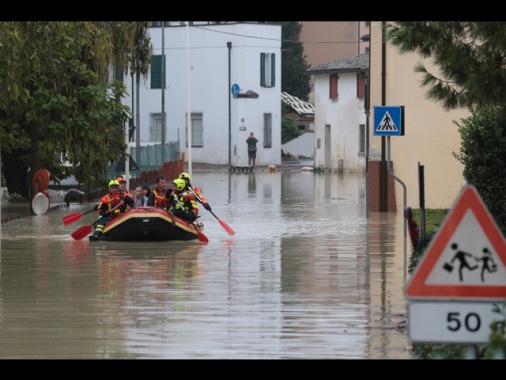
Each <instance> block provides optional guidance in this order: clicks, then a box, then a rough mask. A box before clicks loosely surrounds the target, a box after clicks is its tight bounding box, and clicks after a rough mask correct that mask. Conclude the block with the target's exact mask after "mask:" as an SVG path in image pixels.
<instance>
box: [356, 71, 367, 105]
mask: <svg viewBox="0 0 506 380" xmlns="http://www.w3.org/2000/svg"><path fill="white" fill-rule="evenodd" d="M364 97H365V79H364V77H363V76H362V75H360V74H357V98H359V99H364Z"/></svg>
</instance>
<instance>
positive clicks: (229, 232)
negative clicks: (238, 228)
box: [218, 219, 235, 235]
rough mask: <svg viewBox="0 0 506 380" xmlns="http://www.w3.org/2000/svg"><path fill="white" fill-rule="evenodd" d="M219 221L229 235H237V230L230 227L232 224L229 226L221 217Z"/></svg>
mask: <svg viewBox="0 0 506 380" xmlns="http://www.w3.org/2000/svg"><path fill="white" fill-rule="evenodd" d="M218 222H220V224H221V226H222V227H223V229H224V230H225V231H227V233H228V234H229V235H235V231H234V230H233V229H232V228H230V226H229V225H228V224H227V223H225V222H224V221H223V220H221V219H218Z"/></svg>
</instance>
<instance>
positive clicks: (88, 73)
mask: <svg viewBox="0 0 506 380" xmlns="http://www.w3.org/2000/svg"><path fill="white" fill-rule="evenodd" d="M139 28H140V29H142V28H147V25H146V24H145V23H136V22H121V23H118V22H114V23H109V22H45V21H44V22H39V21H37V22H3V23H1V24H0V46H2V53H1V54H0V84H1V88H2V91H1V92H0V115H1V116H2V117H1V118H0V137H1V138H2V151H1V153H2V167H3V169H4V170H3V173H4V177H5V180H6V184H7V187H8V190H9V192H17V193H19V194H21V195H23V196H25V197H27V198H29V197H28V192H29V187H30V186H29V183H31V178H32V177H33V174H35V172H36V171H37V170H38V169H39V168H40V167H43V168H45V169H48V170H49V172H50V173H51V179H52V180H55V181H56V182H59V181H61V180H62V179H65V178H67V177H68V176H69V174H70V172H69V170H68V168H67V167H65V166H63V165H62V161H63V162H65V161H68V162H69V163H70V164H71V166H72V167H73V169H74V171H75V173H74V174H75V176H76V179H77V181H79V182H80V183H87V184H88V185H89V186H91V187H100V186H104V180H103V176H104V174H105V173H106V166H107V163H108V162H110V161H115V160H118V159H119V158H120V157H121V156H122V155H124V152H125V149H126V144H125V142H124V138H123V125H124V123H125V121H126V120H128V118H129V117H130V110H129V108H128V107H127V106H124V105H123V104H122V103H121V99H122V98H123V97H124V96H125V95H126V92H125V91H126V87H125V85H124V84H123V83H122V82H121V81H118V80H112V81H109V71H110V68H111V66H112V67H116V69H117V70H122V71H124V72H127V71H128V67H129V63H130V62H134V64H135V63H136V62H135V59H134V57H135V55H136V45H135V44H136V42H137V40H136V39H135V35H136V33H138V31H139ZM143 42H144V43H145V42H146V40H144V41H143ZM141 49H142V50H145V49H146V46H144V45H143V46H142V47H141ZM143 64H144V66H142V65H139V66H138V67H135V68H133V69H132V71H134V70H135V72H143V73H147V67H149V60H148V59H147V58H146V59H145V60H144V61H143ZM28 169H30V171H29V173H30V176H29V175H27V173H28ZM29 181H30V182H29ZM31 190H32V192H33V189H31ZM31 195H33V194H31Z"/></svg>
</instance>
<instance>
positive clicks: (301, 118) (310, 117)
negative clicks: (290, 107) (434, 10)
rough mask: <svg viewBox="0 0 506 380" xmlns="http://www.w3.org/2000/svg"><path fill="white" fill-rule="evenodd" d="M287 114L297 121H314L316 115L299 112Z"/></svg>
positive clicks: (286, 114)
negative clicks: (300, 113)
mask: <svg viewBox="0 0 506 380" xmlns="http://www.w3.org/2000/svg"><path fill="white" fill-rule="evenodd" d="M285 116H288V117H290V118H292V119H293V120H295V121H309V122H312V121H314V115H299V114H298V113H297V112H287V113H285Z"/></svg>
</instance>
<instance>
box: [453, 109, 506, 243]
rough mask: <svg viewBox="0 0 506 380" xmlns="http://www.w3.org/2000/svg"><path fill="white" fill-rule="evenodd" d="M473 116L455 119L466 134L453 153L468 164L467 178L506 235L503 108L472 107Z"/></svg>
mask: <svg viewBox="0 0 506 380" xmlns="http://www.w3.org/2000/svg"><path fill="white" fill-rule="evenodd" d="M471 114H472V115H471V116H470V117H468V118H467V119H461V122H460V123H458V122H454V123H455V124H456V125H457V126H458V127H459V133H460V135H461V137H462V141H461V147H460V151H459V152H458V153H455V152H454V153H453V155H454V157H456V158H457V159H458V160H459V161H460V162H461V163H462V164H463V165H464V172H463V175H464V178H465V180H466V181H467V182H468V183H472V184H473V185H474V186H475V187H476V189H477V190H478V192H479V193H480V196H481V197H482V198H483V202H485V204H486V205H487V207H488V209H489V210H490V213H491V214H492V216H493V217H494V220H495V221H496V223H497V225H498V226H499V228H500V229H501V230H502V232H503V234H506V197H505V196H504V192H505V190H506V165H505V164H504V163H505V162H506V136H505V135H504V130H506V119H504V117H503V115H502V113H501V112H499V107H497V106H491V107H487V108H478V109H471Z"/></svg>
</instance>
